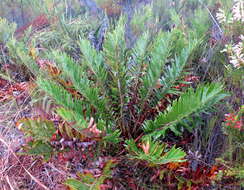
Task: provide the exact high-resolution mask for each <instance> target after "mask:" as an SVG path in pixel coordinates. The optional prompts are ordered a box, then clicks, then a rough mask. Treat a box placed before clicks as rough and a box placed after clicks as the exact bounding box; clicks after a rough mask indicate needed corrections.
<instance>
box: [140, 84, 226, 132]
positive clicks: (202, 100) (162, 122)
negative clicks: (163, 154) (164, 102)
mask: <svg viewBox="0 0 244 190" xmlns="http://www.w3.org/2000/svg"><path fill="white" fill-rule="evenodd" d="M226 96H227V94H225V93H224V92H223V85H221V84H219V83H212V84H206V85H201V86H199V87H198V88H197V89H196V90H194V89H192V88H191V89H189V90H188V91H187V92H185V93H184V94H182V95H181V96H180V98H179V99H178V100H175V101H174V102H173V103H172V105H171V106H169V107H168V108H167V110H166V111H165V112H163V113H160V114H159V115H158V116H157V117H156V118H155V120H154V121H152V120H148V121H146V122H145V123H144V126H143V128H144V131H145V132H146V133H150V135H155V134H156V133H160V130H163V131H165V130H166V129H167V128H170V127H174V125H175V124H177V123H178V122H180V121H181V120H182V119H184V118H186V117H189V116H190V115H191V114H194V113H199V112H203V111H204V110H206V109H207V108H210V107H211V106H213V105H214V104H216V103H218V102H219V101H220V100H222V99H223V98H225V97H226Z"/></svg>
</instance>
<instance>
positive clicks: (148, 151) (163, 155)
mask: <svg viewBox="0 0 244 190" xmlns="http://www.w3.org/2000/svg"><path fill="white" fill-rule="evenodd" d="M141 146H144V147H142V148H138V147H137V145H136V144H135V142H134V140H132V139H130V140H127V141H126V147H127V149H128V150H129V151H130V152H131V154H132V155H130V157H131V158H133V159H139V160H143V161H147V162H148V163H149V164H150V165H152V166H154V165H161V164H167V163H170V162H184V161H185V160H184V159H183V158H184V157H185V156H186V153H185V152H184V151H183V150H181V149H180V148H175V146H174V147H172V148H170V149H169V150H167V146H166V144H161V143H159V142H157V141H152V140H151V138H144V140H143V142H142V143H141Z"/></svg>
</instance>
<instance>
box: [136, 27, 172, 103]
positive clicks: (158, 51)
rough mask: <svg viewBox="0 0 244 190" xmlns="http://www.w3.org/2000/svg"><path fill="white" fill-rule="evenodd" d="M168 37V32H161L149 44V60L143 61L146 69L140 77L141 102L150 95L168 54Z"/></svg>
mask: <svg viewBox="0 0 244 190" xmlns="http://www.w3.org/2000/svg"><path fill="white" fill-rule="evenodd" d="M170 37H171V35H170V33H162V32H161V33H159V34H158V35H157V37H156V38H155V40H154V42H153V44H152V46H151V53H150V55H149V60H147V62H145V63H146V65H145V67H146V69H147V71H146V73H145V74H144V76H143V78H142V83H143V86H142V88H141V89H140V95H141V98H142V102H144V101H145V100H147V98H148V97H150V95H151V94H152V92H153V90H154V89H155V87H156V84H157V82H158V80H159V78H160V77H161V74H162V71H163V66H164V64H165V62H166V59H167V58H168V57H169V55H170Z"/></svg>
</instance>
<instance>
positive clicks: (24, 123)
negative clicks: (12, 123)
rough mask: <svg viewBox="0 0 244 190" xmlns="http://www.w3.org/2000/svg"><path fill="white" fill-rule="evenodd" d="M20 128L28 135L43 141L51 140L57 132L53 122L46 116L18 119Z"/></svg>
mask: <svg viewBox="0 0 244 190" xmlns="http://www.w3.org/2000/svg"><path fill="white" fill-rule="evenodd" d="M18 128H19V129H21V130H22V131H24V133H25V135H26V136H27V137H32V138H33V139H35V140H37V141H42V142H49V140H50V139H51V137H52V134H54V132H55V127H54V124H53V122H52V121H49V120H46V119H44V118H36V119H21V120H19V121H18Z"/></svg>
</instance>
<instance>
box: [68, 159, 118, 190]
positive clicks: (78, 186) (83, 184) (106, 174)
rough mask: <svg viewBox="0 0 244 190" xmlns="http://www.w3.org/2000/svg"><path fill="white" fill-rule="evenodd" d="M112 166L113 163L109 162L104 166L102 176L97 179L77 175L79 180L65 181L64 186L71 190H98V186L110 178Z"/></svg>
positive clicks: (90, 175)
mask: <svg viewBox="0 0 244 190" xmlns="http://www.w3.org/2000/svg"><path fill="white" fill-rule="evenodd" d="M114 166H115V164H114V163H113V161H112V160H109V161H108V162H107V163H106V164H105V167H104V168H103V171H102V174H101V176H100V177H99V178H95V177H94V176H93V175H92V174H90V173H87V174H81V173H77V175H78V176H79V178H80V179H81V180H77V179H67V180H66V181H65V183H64V184H65V185H67V186H68V187H69V188H71V189H72V190H85V189H89V190H100V185H102V184H103V183H104V181H105V180H106V179H107V178H111V175H112V167H114Z"/></svg>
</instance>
